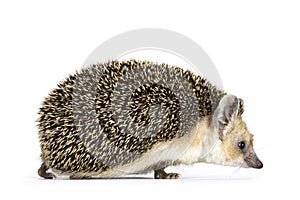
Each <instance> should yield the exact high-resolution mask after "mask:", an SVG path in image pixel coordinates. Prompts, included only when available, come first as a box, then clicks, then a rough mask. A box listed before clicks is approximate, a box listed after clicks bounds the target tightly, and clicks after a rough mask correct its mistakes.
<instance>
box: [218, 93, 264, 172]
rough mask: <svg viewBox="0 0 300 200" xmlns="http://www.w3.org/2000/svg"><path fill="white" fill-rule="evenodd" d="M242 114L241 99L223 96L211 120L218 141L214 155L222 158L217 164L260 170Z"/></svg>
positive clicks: (251, 136)
mask: <svg viewBox="0 0 300 200" xmlns="http://www.w3.org/2000/svg"><path fill="white" fill-rule="evenodd" d="M242 113H243V101H242V100H241V99H238V98H237V97H235V96H233V95H225V96H224V97H223V98H222V99H221V101H220V103H219V105H218V107H217V109H216V110H215V112H214V115H213V118H212V125H213V129H214V132H215V133H216V134H217V135H218V140H219V142H218V143H217V146H216V149H218V150H217V151H216V152H215V154H219V156H220V157H222V159H220V161H219V162H220V163H219V164H223V165H231V166H242V167H252V168H258V169H260V168H262V167H263V164H262V162H261V161H260V160H259V159H258V157H257V156H256V153H255V152H254V149H253V135H252V134H251V133H250V132H249V131H248V129H247V126H246V123H245V122H244V121H243V120H242V116H241V115H242ZM215 156H217V155H215ZM217 157H218V156H217ZM217 160H218V159H217ZM217 160H216V161H217ZM217 162H218V161H217Z"/></svg>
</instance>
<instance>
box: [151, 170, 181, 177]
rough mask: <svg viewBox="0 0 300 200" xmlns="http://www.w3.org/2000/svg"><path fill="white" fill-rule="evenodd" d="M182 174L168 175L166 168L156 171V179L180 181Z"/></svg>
mask: <svg viewBox="0 0 300 200" xmlns="http://www.w3.org/2000/svg"><path fill="white" fill-rule="evenodd" d="M179 177H180V174H178V173H167V172H165V168H162V169H158V170H154V178H155V179H178V178H179Z"/></svg>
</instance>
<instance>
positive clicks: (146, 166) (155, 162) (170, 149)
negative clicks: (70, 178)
mask: <svg viewBox="0 0 300 200" xmlns="http://www.w3.org/2000/svg"><path fill="white" fill-rule="evenodd" d="M190 136H191V135H190V134H186V135H185V136H183V137H181V138H176V139H173V140H172V141H169V142H164V143H162V142H161V143H159V144H156V145H155V146H154V147H153V148H152V149H151V150H150V151H149V152H147V153H145V155H143V156H142V157H140V158H138V159H136V160H134V161H133V162H131V163H128V164H125V165H123V166H120V167H117V168H114V169H111V170H108V171H106V172H103V173H102V174H101V175H100V176H105V177H114V176H122V175H127V174H145V173H148V172H151V171H153V170H157V169H161V168H165V167H167V166H170V165H174V164H177V162H178V160H179V158H181V157H182V156H183V154H184V153H186V151H187V147H189V146H190V145H191V142H192V140H191V138H192V137H190Z"/></svg>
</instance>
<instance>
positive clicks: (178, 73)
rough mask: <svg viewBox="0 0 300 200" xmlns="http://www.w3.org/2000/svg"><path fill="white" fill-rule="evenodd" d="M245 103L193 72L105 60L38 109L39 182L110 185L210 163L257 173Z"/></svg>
mask: <svg viewBox="0 0 300 200" xmlns="http://www.w3.org/2000/svg"><path fill="white" fill-rule="evenodd" d="M243 112H244V103H243V100H242V99H240V98H238V97H236V96H234V95H231V94H227V93H226V92H225V91H223V90H221V89H219V88H218V87H216V86H214V85H213V84H211V83H210V82H209V81H208V80H207V79H206V78H205V77H202V76H200V75H196V74H195V73H193V72H192V71H190V70H183V69H182V68H180V67H177V66H172V65H168V64H166V63H155V62H151V61H137V60H125V61H118V60H113V61H108V62H105V63H98V64H93V65H90V66H87V67H84V68H82V69H81V70H79V71H77V72H75V73H74V74H72V75H69V76H68V77H67V78H66V79H65V80H64V81H62V82H60V83H59V84H58V86H57V88H56V89H54V90H52V91H51V92H50V93H49V95H48V96H47V97H46V98H45V100H44V101H43V103H42V106H41V108H40V109H39V113H38V114H39V118H38V120H37V123H38V133H39V141H40V147H41V160H42V164H41V167H40V168H39V169H38V174H39V176H41V177H43V178H45V179H53V178H56V176H57V175H67V176H69V178H70V179H83V178H96V177H99V178H112V177H120V176H126V175H131V174H146V173H149V172H152V171H154V178H155V179H177V178H179V177H180V175H179V174H178V173H166V172H165V168H166V167H168V166H176V165H192V164H194V163H200V162H202V163H212V164H217V165H224V166H238V167H244V168H262V167H263V164H262V162H261V161H260V160H259V159H258V157H257V155H256V153H255V151H254V149H253V135H252V134H251V133H250V132H249V130H248V128H247V126H246V123H245V122H244V121H243V119H242V113H243Z"/></svg>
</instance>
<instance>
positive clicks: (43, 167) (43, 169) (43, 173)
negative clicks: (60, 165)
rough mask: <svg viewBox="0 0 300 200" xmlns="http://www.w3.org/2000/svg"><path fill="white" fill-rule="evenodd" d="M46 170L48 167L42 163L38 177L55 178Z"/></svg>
mask: <svg viewBox="0 0 300 200" xmlns="http://www.w3.org/2000/svg"><path fill="white" fill-rule="evenodd" d="M48 169H49V168H48V166H47V165H46V164H45V163H42V165H41V167H40V168H39V169H38V174H39V176H40V177H42V178H45V179H54V178H56V176H55V175H54V174H52V173H49V172H47V170H48Z"/></svg>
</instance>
